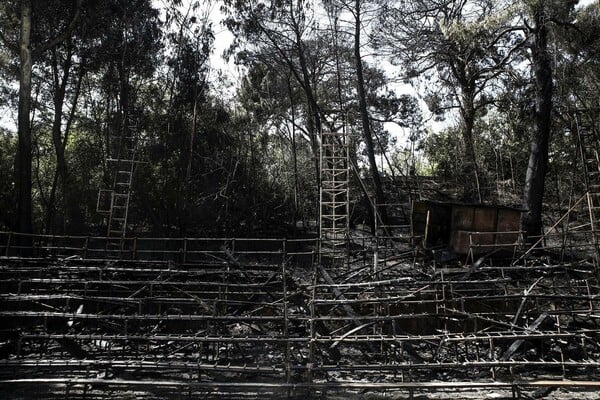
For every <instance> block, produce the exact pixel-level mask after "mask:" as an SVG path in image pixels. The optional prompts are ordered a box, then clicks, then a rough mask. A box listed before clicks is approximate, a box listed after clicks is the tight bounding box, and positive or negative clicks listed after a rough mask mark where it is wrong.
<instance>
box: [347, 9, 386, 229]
mask: <svg viewBox="0 0 600 400" xmlns="http://www.w3.org/2000/svg"><path fill="white" fill-rule="evenodd" d="M360 1H361V0H356V2H355V9H354V18H355V26H354V59H355V63H356V65H355V67H356V89H357V92H358V107H359V110H360V119H361V123H362V128H363V137H364V140H365V143H366V145H367V155H368V158H369V166H370V170H371V177H372V178H373V186H374V187H375V201H376V203H377V205H380V204H385V194H384V192H383V185H382V183H381V176H380V175H379V169H378V168H377V163H376V161H375V149H374V145H373V135H372V132H371V123H370V120H369V111H368V109H367V95H366V91H365V78H364V75H363V65H362V58H361V54H360V29H361V14H360V8H361V5H360ZM382 150H383V149H382ZM378 212H379V215H380V217H381V219H382V221H384V222H385V221H387V212H386V209H385V207H378ZM375 218H377V216H375ZM372 230H373V227H372Z"/></svg>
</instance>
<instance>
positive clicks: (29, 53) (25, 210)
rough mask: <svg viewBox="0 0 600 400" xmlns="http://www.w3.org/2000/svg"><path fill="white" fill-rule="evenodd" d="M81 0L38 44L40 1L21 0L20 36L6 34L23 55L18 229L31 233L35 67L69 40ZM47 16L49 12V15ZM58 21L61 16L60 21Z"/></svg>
mask: <svg viewBox="0 0 600 400" xmlns="http://www.w3.org/2000/svg"><path fill="white" fill-rule="evenodd" d="M81 2H82V1H81V0H76V1H75V2H74V4H73V6H72V10H71V17H70V20H68V23H67V25H66V27H65V28H64V29H63V30H62V31H61V32H60V33H58V34H57V35H56V36H54V37H52V38H44V39H43V40H42V41H40V42H39V43H37V44H36V45H35V47H34V46H33V43H32V35H33V34H36V32H34V30H33V28H34V26H35V23H36V19H41V18H43V17H44V16H42V15H40V14H35V13H34V11H35V7H34V6H35V5H38V2H35V1H33V0H20V2H19V18H18V20H19V35H18V37H19V39H18V42H17V43H13V42H11V41H10V39H7V38H6V36H4V35H2V39H3V42H4V43H5V44H6V45H7V46H8V47H9V48H12V49H13V50H15V51H18V55H19V108H18V141H19V145H18V151H17V157H16V159H17V162H16V176H17V179H16V180H17V185H18V192H17V194H18V199H17V207H18V211H17V220H18V222H17V225H18V226H17V229H18V231H19V232H22V233H31V232H32V231H33V226H32V219H33V217H32V197H31V189H32V188H31V183H32V176H31V171H32V169H31V162H32V147H31V143H32V140H31V128H30V111H31V71H32V68H33V63H34V62H35V60H36V59H38V58H39V56H40V55H41V54H43V53H44V52H46V51H48V50H49V49H52V48H54V47H55V46H56V45H58V44H59V43H61V42H63V41H64V40H66V39H67V38H68V37H69V36H70V35H71V32H72V31H73V29H74V28H75V25H76V23H77V20H78V18H79V13H80V8H81ZM45 17H47V16H45ZM56 22H57V23H59V22H60V20H57V21H56Z"/></svg>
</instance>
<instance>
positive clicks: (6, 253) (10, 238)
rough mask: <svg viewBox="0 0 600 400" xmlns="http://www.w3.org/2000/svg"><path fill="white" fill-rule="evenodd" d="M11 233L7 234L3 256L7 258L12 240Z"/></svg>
mask: <svg viewBox="0 0 600 400" xmlns="http://www.w3.org/2000/svg"><path fill="white" fill-rule="evenodd" d="M12 235H13V233H12V232H9V233H8V239H7V240H6V252H5V256H6V257H8V255H9V254H10V244H11V243H10V242H11V240H12Z"/></svg>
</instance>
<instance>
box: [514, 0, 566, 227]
mask: <svg viewBox="0 0 600 400" xmlns="http://www.w3.org/2000/svg"><path fill="white" fill-rule="evenodd" d="M576 3H577V1H567V2H564V1H544V0H531V1H528V2H526V4H525V5H526V9H525V11H526V12H528V14H526V15H525V16H524V24H525V27H526V33H527V35H528V37H529V48H530V53H531V69H532V72H533V77H534V85H535V111H534V116H533V122H534V129H533V133H532V137H531V145H530V149H529V163H528V165H527V173H526V175H525V187H524V207H525V212H524V213H523V216H522V218H521V225H522V229H523V230H524V231H525V232H526V233H527V234H528V236H537V235H540V234H541V233H542V208H543V200H544V186H545V180H546V173H547V171H548V147H549V142H550V135H551V132H552V108H553V104H552V100H553V86H554V83H553V68H552V54H551V53H550V50H549V44H548V41H549V38H548V37H549V30H550V28H551V24H555V23H558V24H561V25H562V24H569V23H570V21H569V20H568V18H569V16H570V14H571V12H572V11H573V10H574V6H575V4H576Z"/></svg>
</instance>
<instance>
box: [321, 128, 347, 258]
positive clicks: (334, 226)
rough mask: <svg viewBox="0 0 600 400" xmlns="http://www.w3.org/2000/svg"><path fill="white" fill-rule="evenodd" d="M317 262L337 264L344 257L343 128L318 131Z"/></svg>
mask: <svg viewBox="0 0 600 400" xmlns="http://www.w3.org/2000/svg"><path fill="white" fill-rule="evenodd" d="M319 156H320V174H321V176H320V183H321V185H320V193H319V239H320V241H319V242H320V246H319V262H321V263H323V262H325V261H327V262H329V263H330V264H332V265H341V264H343V263H344V262H346V261H347V259H348V233H349V225H350V224H349V223H350V218H349V198H350V196H349V177H350V176H349V175H350V163H349V143H348V138H347V135H346V132H345V130H343V131H342V132H321V147H320V152H319Z"/></svg>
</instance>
